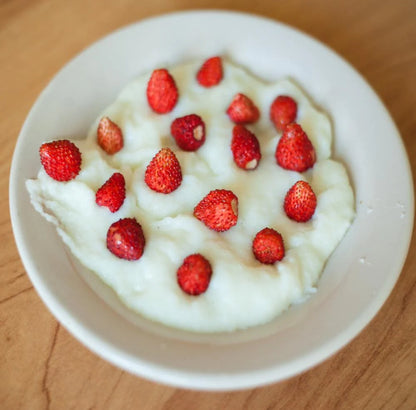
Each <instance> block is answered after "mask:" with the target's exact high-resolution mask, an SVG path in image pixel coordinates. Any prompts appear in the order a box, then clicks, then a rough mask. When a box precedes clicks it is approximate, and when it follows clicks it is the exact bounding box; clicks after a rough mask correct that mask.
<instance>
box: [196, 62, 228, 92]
mask: <svg viewBox="0 0 416 410" xmlns="http://www.w3.org/2000/svg"><path fill="white" fill-rule="evenodd" d="M196 79H197V81H198V83H199V84H200V85H202V86H203V87H213V86H214V85H217V84H218V83H219V82H220V81H221V80H222V60H221V57H211V58H208V60H206V61H205V62H204V63H203V64H202V66H201V68H200V69H199V71H198V73H197V75H196Z"/></svg>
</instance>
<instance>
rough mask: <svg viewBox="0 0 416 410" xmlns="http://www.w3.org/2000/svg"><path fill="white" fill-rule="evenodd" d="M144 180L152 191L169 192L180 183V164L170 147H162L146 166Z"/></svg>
mask: <svg viewBox="0 0 416 410" xmlns="http://www.w3.org/2000/svg"><path fill="white" fill-rule="evenodd" d="M144 180H145V182H146V184H147V186H148V187H149V188H150V189H153V191H156V192H160V193H163V194H169V193H170V192H172V191H174V190H175V189H177V188H178V187H179V185H180V184H181V183H182V171H181V165H180V163H179V161H178V159H177V158H176V155H175V153H174V152H173V151H172V150H171V149H170V148H162V149H161V150H160V151H159V152H158V153H157V154H156V155H155V156H154V157H153V159H152V160H151V161H150V163H149V165H148V166H147V168H146V172H145V175H144Z"/></svg>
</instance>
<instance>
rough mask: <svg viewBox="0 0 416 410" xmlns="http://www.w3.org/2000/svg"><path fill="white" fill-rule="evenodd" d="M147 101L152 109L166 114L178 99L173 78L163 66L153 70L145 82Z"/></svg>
mask: <svg viewBox="0 0 416 410" xmlns="http://www.w3.org/2000/svg"><path fill="white" fill-rule="evenodd" d="M146 95H147V101H148V103H149V105H150V107H151V108H152V110H153V111H155V112H157V113H158V114H166V113H168V112H170V111H172V110H173V108H174V107H175V105H176V102H177V101H178V95H179V94H178V89H177V88H176V84H175V80H174V79H173V77H172V76H171V75H170V74H169V71H168V70H166V69H165V68H160V69H158V70H154V71H153V72H152V75H151V76H150V79H149V82H148V83H147V90H146Z"/></svg>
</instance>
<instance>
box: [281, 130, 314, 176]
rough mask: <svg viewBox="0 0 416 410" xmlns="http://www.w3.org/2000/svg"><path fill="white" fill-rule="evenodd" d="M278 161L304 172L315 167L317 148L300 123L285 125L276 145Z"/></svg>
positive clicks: (283, 166) (287, 166)
mask: <svg viewBox="0 0 416 410" xmlns="http://www.w3.org/2000/svg"><path fill="white" fill-rule="evenodd" d="M275 156H276V160H277V163H278V164H279V165H280V166H281V167H282V168H285V169H289V170H292V171H298V172H303V171H306V170H307V169H308V168H311V167H313V165H314V164H315V161H316V154H315V149H314V147H313V145H312V143H311V141H310V139H309V138H308V136H307V135H306V133H305V132H304V131H303V129H302V127H301V126H300V125H299V124H296V123H292V124H289V125H287V126H286V127H285V129H284V131H283V135H282V137H281V138H280V140H279V143H278V144H277V147H276V154H275Z"/></svg>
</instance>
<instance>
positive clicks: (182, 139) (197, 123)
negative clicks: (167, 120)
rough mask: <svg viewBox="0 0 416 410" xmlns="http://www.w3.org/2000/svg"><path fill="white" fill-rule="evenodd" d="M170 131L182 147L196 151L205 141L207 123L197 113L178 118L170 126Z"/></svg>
mask: <svg viewBox="0 0 416 410" xmlns="http://www.w3.org/2000/svg"><path fill="white" fill-rule="evenodd" d="M170 132H171V134H172V135H173V137H174V138H175V140H176V143H177V144H178V146H179V147H180V148H182V149H183V150H185V151H196V150H197V149H198V148H199V147H200V146H201V145H202V144H203V143H204V142H205V123H204V121H202V119H201V117H200V116H198V115H196V114H190V115H185V117H180V118H176V120H174V121H173V122H172V124H171V126H170Z"/></svg>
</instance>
